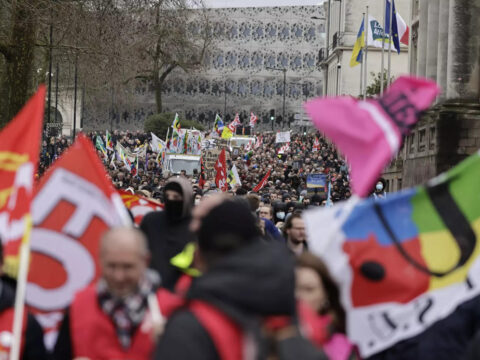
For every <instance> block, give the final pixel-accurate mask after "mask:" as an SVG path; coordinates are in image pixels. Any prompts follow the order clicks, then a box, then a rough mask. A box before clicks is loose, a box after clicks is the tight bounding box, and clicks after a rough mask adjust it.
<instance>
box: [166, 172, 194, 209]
mask: <svg viewBox="0 0 480 360" xmlns="http://www.w3.org/2000/svg"><path fill="white" fill-rule="evenodd" d="M172 183H175V184H178V186H179V187H180V189H181V190H182V196H183V210H182V218H186V217H188V216H190V214H191V213H192V208H193V189H192V183H191V182H189V181H188V180H187V179H184V178H182V177H176V178H172V179H171V180H169V181H168V182H167V183H166V184H165V188H167V187H168V186H169V185H171V184H172Z"/></svg>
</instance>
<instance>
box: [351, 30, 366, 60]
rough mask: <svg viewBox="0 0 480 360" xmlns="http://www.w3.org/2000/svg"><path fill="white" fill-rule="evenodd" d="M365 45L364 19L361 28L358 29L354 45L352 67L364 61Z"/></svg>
mask: <svg viewBox="0 0 480 360" xmlns="http://www.w3.org/2000/svg"><path fill="white" fill-rule="evenodd" d="M364 47H365V20H362V25H360V30H358V35H357V41H356V42H355V46H354V47H353V52H352V58H351V59H350V67H354V66H357V65H358V64H360V63H361V62H362V51H363V48H364Z"/></svg>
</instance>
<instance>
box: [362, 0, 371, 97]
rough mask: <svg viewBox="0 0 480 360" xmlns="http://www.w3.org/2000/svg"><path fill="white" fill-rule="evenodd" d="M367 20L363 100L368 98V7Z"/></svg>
mask: <svg viewBox="0 0 480 360" xmlns="http://www.w3.org/2000/svg"><path fill="white" fill-rule="evenodd" d="M366 19H367V24H366V26H365V67H364V71H363V76H364V79H363V100H365V99H366V98H367V78H368V77H367V75H368V27H369V25H370V24H369V20H368V6H367V11H366Z"/></svg>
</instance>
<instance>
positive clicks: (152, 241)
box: [140, 179, 195, 290]
mask: <svg viewBox="0 0 480 360" xmlns="http://www.w3.org/2000/svg"><path fill="white" fill-rule="evenodd" d="M173 181H175V182H178V183H179V184H180V185H181V186H182V190H183V214H182V217H181V218H180V219H175V220H171V219H170V218H169V217H168V216H167V211H168V209H165V211H159V212H151V213H148V214H147V215H145V217H144V218H143V219H142V223H141V224H140V229H141V230H142V231H143V232H144V233H145V235H146V237H147V240H148V247H149V249H150V253H151V260H150V267H151V268H152V269H154V270H156V271H158V273H159V274H160V276H161V279H162V286H163V287H165V288H167V289H170V290H171V289H172V288H173V286H174V285H175V283H176V281H177V279H178V276H179V275H180V273H179V271H178V269H176V268H175V267H174V266H172V265H171V264H170V259H171V258H172V257H174V256H175V255H177V254H178V253H180V252H181V251H182V250H183V249H184V247H185V245H187V244H188V243H189V242H192V241H195V235H194V234H192V233H191V232H190V230H189V228H188V227H189V225H190V220H191V209H192V204H193V192H192V185H191V184H188V183H187V182H186V181H184V180H181V179H175V180H173Z"/></svg>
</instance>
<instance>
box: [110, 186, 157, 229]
mask: <svg viewBox="0 0 480 360" xmlns="http://www.w3.org/2000/svg"><path fill="white" fill-rule="evenodd" d="M119 194H120V196H121V197H122V200H123V204H124V205H125V206H126V207H127V209H128V210H130V211H131V213H132V215H133V218H134V219H135V220H134V221H135V224H137V225H140V223H141V222H142V219H143V217H144V216H145V215H147V214H148V213H149V212H152V211H160V210H163V205H162V204H160V203H159V202H157V201H155V200H152V199H148V198H146V197H144V196H140V195H137V194H131V193H129V192H128V191H124V190H120V191H119Z"/></svg>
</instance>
